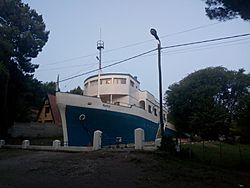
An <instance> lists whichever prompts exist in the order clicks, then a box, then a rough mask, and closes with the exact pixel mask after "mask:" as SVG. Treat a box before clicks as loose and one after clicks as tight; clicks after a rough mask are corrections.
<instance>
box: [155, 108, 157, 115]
mask: <svg viewBox="0 0 250 188" xmlns="http://www.w3.org/2000/svg"><path fill="white" fill-rule="evenodd" d="M154 115H155V116H157V109H156V108H154Z"/></svg>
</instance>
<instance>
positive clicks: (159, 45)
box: [150, 28, 164, 146]
mask: <svg viewBox="0 0 250 188" xmlns="http://www.w3.org/2000/svg"><path fill="white" fill-rule="evenodd" d="M150 33H151V35H153V36H154V37H155V39H156V40H157V41H158V45H157V50H158V71H159V100H160V126H161V146H162V141H163V137H164V123H163V112H162V76H161V41H160V39H159V37H158V35H157V31H156V30H155V29H153V28H152V29H150Z"/></svg>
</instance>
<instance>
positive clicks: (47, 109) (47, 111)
mask: <svg viewBox="0 0 250 188" xmlns="http://www.w3.org/2000/svg"><path fill="white" fill-rule="evenodd" d="M49 110H50V108H49V107H48V106H46V107H45V114H48V113H49Z"/></svg>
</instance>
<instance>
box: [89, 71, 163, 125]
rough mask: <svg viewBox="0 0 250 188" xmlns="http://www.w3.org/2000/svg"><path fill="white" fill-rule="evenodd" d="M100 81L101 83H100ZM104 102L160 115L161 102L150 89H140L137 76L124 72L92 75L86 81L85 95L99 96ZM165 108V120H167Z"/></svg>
mask: <svg viewBox="0 0 250 188" xmlns="http://www.w3.org/2000/svg"><path fill="white" fill-rule="evenodd" d="M98 82H99V84H98ZM97 93H99V96H100V99H101V101H102V102H104V103H110V104H115V105H120V106H137V107H140V108H142V109H144V110H146V111H148V113H151V114H153V115H154V116H159V103H158V102H157V101H156V99H155V97H154V96H153V95H152V94H151V93H149V92H148V91H141V90H140V82H139V81H138V80H137V77H133V76H131V75H130V74H123V73H107V74H101V75H100V79H98V75H94V76H90V77H88V78H87V79H86V80H85V81H84V95H87V96H92V97H98V95H97ZM166 113H167V112H166V109H164V113H163V116H164V120H166Z"/></svg>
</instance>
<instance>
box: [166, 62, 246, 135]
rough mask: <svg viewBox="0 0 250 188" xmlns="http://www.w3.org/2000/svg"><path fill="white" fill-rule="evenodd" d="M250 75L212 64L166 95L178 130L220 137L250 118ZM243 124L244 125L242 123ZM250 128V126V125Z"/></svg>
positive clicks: (186, 78) (172, 87)
mask: <svg viewBox="0 0 250 188" xmlns="http://www.w3.org/2000/svg"><path fill="white" fill-rule="evenodd" d="M249 99H250V75H249V74H245V73H244V70H243V69H240V70H238V71H229V70H227V69H226V68H224V67H210V68H206V69H202V70H199V71H196V72H194V73H192V74H190V75H188V76H187V77H185V78H184V79H183V80H181V81H180V82H179V83H175V84H173V85H171V86H170V87H169V88H168V90H167V91H166V94H165V100H166V103H167V105H168V106H169V111H170V112H169V117H168V118H169V120H170V121H171V122H172V123H174V124H175V125H176V127H177V129H178V130H180V131H184V132H188V133H191V134H197V135H199V136H201V137H203V138H210V139H211V138H212V139H217V138H218V136H219V135H228V134H229V131H230V128H232V127H233V126H237V129H239V128H240V127H241V126H242V125H243V124H244V123H243V122H245V124H244V128H246V126H248V125H246V121H247V120H248V119H249V116H248V115H247V114H249V102H250V101H249ZM242 127H243V126H242ZM248 127H249V126H248Z"/></svg>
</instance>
